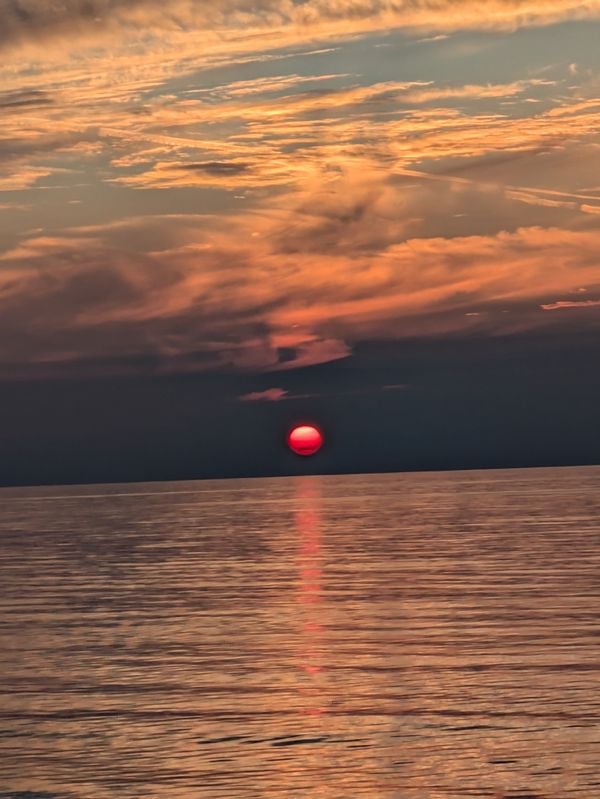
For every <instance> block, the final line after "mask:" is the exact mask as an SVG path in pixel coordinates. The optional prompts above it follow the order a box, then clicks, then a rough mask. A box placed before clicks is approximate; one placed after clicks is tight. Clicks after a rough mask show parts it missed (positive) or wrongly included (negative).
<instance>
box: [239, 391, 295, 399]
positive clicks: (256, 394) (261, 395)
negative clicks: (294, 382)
mask: <svg viewBox="0 0 600 799" xmlns="http://www.w3.org/2000/svg"><path fill="white" fill-rule="evenodd" d="M287 395H288V392H287V391H286V390H285V389H283V388H267V389H265V391H251V392H250V393H249V394H242V396H241V397H238V399H239V400H241V401H242V402H265V401H266V402H278V401H279V400H282V399H288V396H287Z"/></svg>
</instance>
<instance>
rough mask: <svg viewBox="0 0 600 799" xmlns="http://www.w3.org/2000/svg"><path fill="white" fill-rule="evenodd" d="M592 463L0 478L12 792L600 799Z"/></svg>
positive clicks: (599, 547)
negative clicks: (101, 482)
mask: <svg viewBox="0 0 600 799" xmlns="http://www.w3.org/2000/svg"><path fill="white" fill-rule="evenodd" d="M599 616H600V468H563V469H532V470H507V471H485V472H455V473H436V474H433V473H430V474H395V475H354V476H343V477H338V476H327V477H300V478H296V477H294V478H278V479H248V480H229V481H203V482H189V483H162V484H135V485H110V486H91V487H90V486H84V487H82V486H80V487H70V488H64V487H63V488H57V487H55V488H27V489H25V488H23V489H10V490H8V489H5V490H2V491H0V639H1V640H0V676H1V684H0V690H1V693H0V799H73V798H74V799H251V798H252V799H253V798H254V797H256V799H262V798H263V797H264V798H265V799H269V798H270V797H273V798H274V797H290V799H461V798H462V797H482V798H483V797H493V798H494V799H571V798H573V799H574V798H575V797H581V799H598V797H600V623H599Z"/></svg>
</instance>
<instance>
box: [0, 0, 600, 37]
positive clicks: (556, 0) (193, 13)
mask: <svg viewBox="0 0 600 799" xmlns="http://www.w3.org/2000/svg"><path fill="white" fill-rule="evenodd" d="M599 13H600V3H599V2H598V0H589V2H586V3H581V2H576V0H489V2H487V3H486V13H485V15H484V14H482V13H481V5H480V3H477V2H475V0H459V2H456V0H441V2H437V3H424V2H422V1H421V0H305V2H302V3H296V2H292V0H252V2H250V1H249V0H204V2H201V3H200V2H184V1H183V0H174V2H171V3H169V4H164V3H159V2H157V0H63V2H61V3H60V4H51V3H48V2H46V0H1V3H0V17H1V18H2V21H3V25H2V34H1V37H0V41H1V42H2V43H4V44H5V45H10V44H12V45H15V44H18V43H20V42H23V41H27V40H30V41H31V40H33V41H41V42H43V41H44V40H45V39H47V38H48V37H52V36H54V37H57V36H59V37H63V38H64V37H66V36H69V37H71V38H72V37H73V35H77V36H81V37H84V38H85V37H88V38H89V37H90V36H92V35H95V36H98V35H99V34H100V33H102V32H103V31H106V32H107V33H110V34H111V35H112V36H114V35H115V34H116V33H117V32H120V31H122V32H123V33H124V34H127V35H128V36H129V37H130V38H131V37H135V35H136V33H138V31H140V30H141V31H142V32H145V33H146V34H147V32H148V31H155V32H158V31H161V30H162V31H163V32H171V31H174V32H177V31H181V30H185V31H186V32H188V33H190V32H196V33H198V34H200V33H201V34H203V35H204V40H205V44H210V36H208V33H209V32H211V31H215V32H216V31H219V32H220V35H221V37H223V35H226V34H227V32H230V33H232V34H233V33H235V34H236V36H237V38H238V39H241V41H242V42H243V41H244V38H246V39H247V40H248V44H250V41H251V38H252V37H253V36H256V35H257V33H258V32H263V33H264V32H269V33H271V34H272V33H278V34H279V36H280V37H283V35H284V34H285V33H287V38H288V41H289V40H292V41H293V40H294V39H295V40H296V41H297V40H299V39H308V40H312V41H314V40H315V38H327V37H328V35H329V36H331V33H332V30H331V28H332V27H334V28H335V29H336V30H337V31H338V35H339V34H346V35H353V34H357V33H359V34H361V33H362V34H364V33H365V32H367V31H368V30H378V29H386V28H387V29H389V28H393V27H397V28H409V29H416V30H421V31H432V32H435V31H438V32H442V33H443V32H445V31H449V30H450V31H451V30H456V29H461V28H462V29H464V28H472V27H475V28H501V29H513V28H515V27H518V26H522V25H536V24H537V25H540V24H549V23H552V22H557V21H560V20H565V19H589V18H594V17H596V16H598V15H599Z"/></svg>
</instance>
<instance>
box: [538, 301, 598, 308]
mask: <svg viewBox="0 0 600 799" xmlns="http://www.w3.org/2000/svg"><path fill="white" fill-rule="evenodd" d="M599 306H600V300H558V301H557V302H550V303H547V304H546V305H540V308H542V309H543V310H544V311H560V310H562V309H563V308H597V307H599Z"/></svg>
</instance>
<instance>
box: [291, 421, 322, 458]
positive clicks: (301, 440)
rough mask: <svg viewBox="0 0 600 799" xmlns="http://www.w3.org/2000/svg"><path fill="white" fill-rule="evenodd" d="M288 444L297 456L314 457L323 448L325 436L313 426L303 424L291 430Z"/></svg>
mask: <svg viewBox="0 0 600 799" xmlns="http://www.w3.org/2000/svg"><path fill="white" fill-rule="evenodd" d="M287 443H288V447H289V448H290V449H291V450H292V452H295V453H296V455H314V454H315V452H318V451H319V450H320V449H321V447H322V446H323V434H322V433H321V431H320V430H318V429H317V428H316V427H313V426H312V425H311V424H302V425H299V426H298V427H294V428H293V429H292V430H290V432H289V434H288V437H287Z"/></svg>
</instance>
